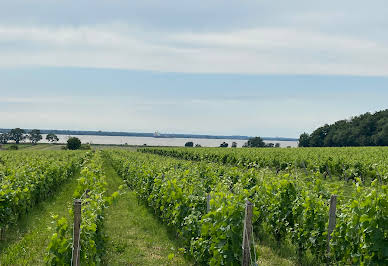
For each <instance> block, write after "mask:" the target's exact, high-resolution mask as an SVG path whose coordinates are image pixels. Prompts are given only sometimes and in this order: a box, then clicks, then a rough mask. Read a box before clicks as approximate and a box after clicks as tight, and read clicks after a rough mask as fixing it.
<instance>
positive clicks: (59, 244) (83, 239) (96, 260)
mask: <svg viewBox="0 0 388 266" xmlns="http://www.w3.org/2000/svg"><path fill="white" fill-rule="evenodd" d="M106 188H107V182H106V177H105V174H104V171H103V158H102V155H101V152H96V153H95V154H94V155H93V156H92V157H91V158H89V159H87V160H86V161H85V162H84V164H83V166H82V169H81V173H80V178H79V179H78V185H77V188H76V190H75V191H74V194H73V197H74V199H79V200H81V202H82V208H81V210H82V211H81V217H82V219H81V227H80V229H81V230H80V243H79V246H80V247H81V250H80V259H79V261H80V265H99V264H100V263H101V258H102V256H103V254H104V243H105V237H104V230H103V228H104V212H105V209H106V208H107V207H108V206H109V205H110V204H111V203H112V201H113V200H114V199H116V198H117V196H118V195H119V192H118V191H117V192H114V193H113V194H112V195H111V196H108V195H107V191H106ZM64 207H65V206H64ZM69 211H70V213H71V216H72V217H73V216H74V211H73V209H72V208H71V209H69ZM54 219H55V233H54V234H53V236H52V238H51V240H50V243H49V246H48V253H47V256H46V262H47V264H48V265H69V264H70V262H71V261H72V255H73V248H74V247H73V224H72V222H73V219H74V217H73V219H72V220H71V221H68V220H67V219H66V218H64V217H58V216H54Z"/></svg>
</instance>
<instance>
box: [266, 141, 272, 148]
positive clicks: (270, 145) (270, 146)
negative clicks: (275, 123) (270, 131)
mask: <svg viewBox="0 0 388 266" xmlns="http://www.w3.org/2000/svg"><path fill="white" fill-rule="evenodd" d="M274 146H275V144H273V143H272V142H270V143H268V144H265V146H264V147H267V148H273V147H274Z"/></svg>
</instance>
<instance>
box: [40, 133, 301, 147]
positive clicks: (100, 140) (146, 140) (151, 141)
mask: <svg viewBox="0 0 388 266" xmlns="http://www.w3.org/2000/svg"><path fill="white" fill-rule="evenodd" d="M42 136H43V139H42V141H40V143H42V142H43V143H47V141H46V135H45V134H43V135H42ZM57 136H58V138H59V141H58V143H66V142H67V140H68V139H69V138H70V137H77V138H79V139H80V140H81V142H82V143H90V144H118V145H124V144H128V145H144V144H146V145H148V146H184V145H185V143H186V142H188V141H192V142H193V143H194V145H195V144H200V145H201V146H202V147H219V146H220V144H221V143H222V142H226V143H228V144H229V147H230V146H232V142H236V143H237V147H242V145H244V143H245V142H246V140H238V139H196V138H152V137H128V136H95V135H57ZM265 142H266V143H269V142H271V143H274V144H275V143H280V147H287V146H290V147H297V146H298V142H297V141H265Z"/></svg>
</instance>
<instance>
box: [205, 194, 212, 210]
mask: <svg viewBox="0 0 388 266" xmlns="http://www.w3.org/2000/svg"><path fill="white" fill-rule="evenodd" d="M210 199H211V196H210V193H209V194H207V197H206V203H207V212H209V211H210Z"/></svg>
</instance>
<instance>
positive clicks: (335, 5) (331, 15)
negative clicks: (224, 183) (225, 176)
mask: <svg viewBox="0 0 388 266" xmlns="http://www.w3.org/2000/svg"><path fill="white" fill-rule="evenodd" d="M387 14H388V5H387V4H386V0H381V1H380V0H371V1H362V0H352V1H347V0H342V1H331V0H325V1H307V0H306V1H241V0H238V1H237V0H236V1H235V0H229V1H226V0H224V1H218V0H213V1H187V0H179V1H178V0H170V1H157V0H149V1H137V0H132V1H121V0H105V1H102V0H94V1H86V0H81V1H72V0H71V1H69V0H67V1H62V0H57V1H49V0H39V1H34V0H13V1H5V0H0V128H12V127H23V128H45V129H47V128H55V129H78V130H111V131H140V132H153V131H156V130H157V131H160V132H170V133H171V132H175V133H203V134H225V135H229V134H241V135H260V136H284V137H297V136H299V134H300V133H302V132H303V131H308V132H310V131H312V130H314V129H315V128H316V127H318V126H320V125H321V124H323V123H331V122H334V121H336V120H339V119H343V118H349V117H351V116H354V115H357V114H361V113H364V112H374V111H377V110H381V109H386V108H388V104H387V99H388V18H387Z"/></svg>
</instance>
